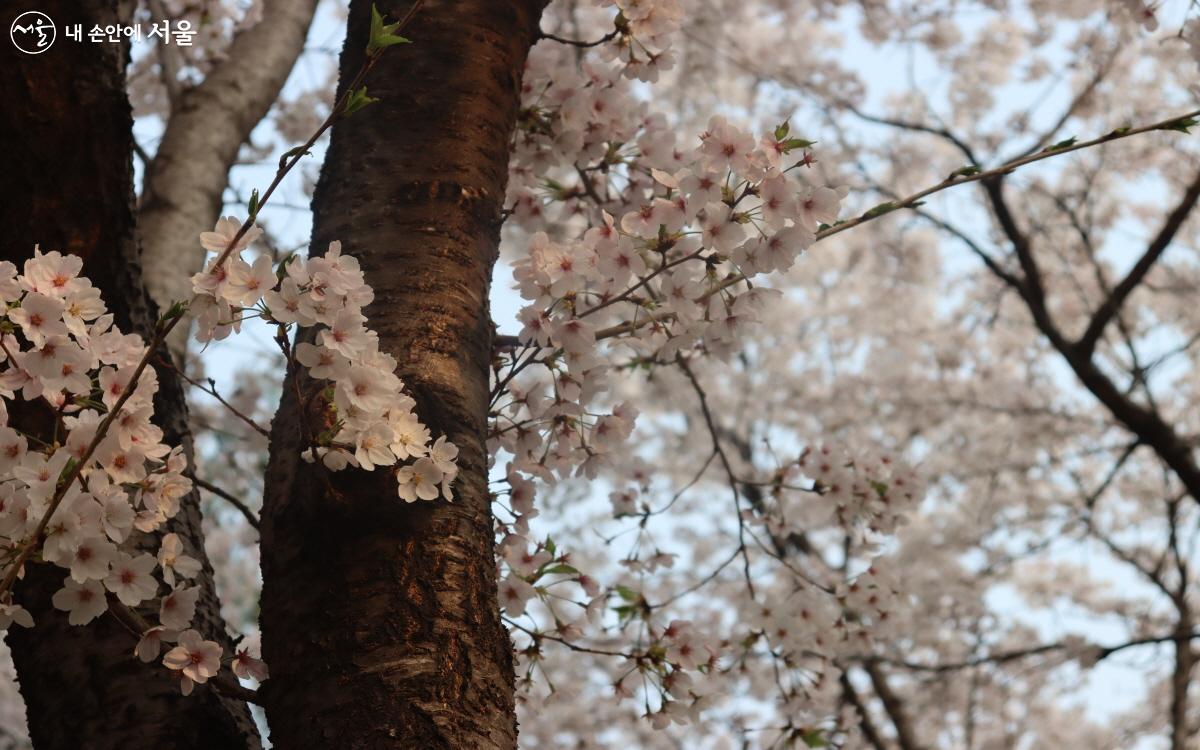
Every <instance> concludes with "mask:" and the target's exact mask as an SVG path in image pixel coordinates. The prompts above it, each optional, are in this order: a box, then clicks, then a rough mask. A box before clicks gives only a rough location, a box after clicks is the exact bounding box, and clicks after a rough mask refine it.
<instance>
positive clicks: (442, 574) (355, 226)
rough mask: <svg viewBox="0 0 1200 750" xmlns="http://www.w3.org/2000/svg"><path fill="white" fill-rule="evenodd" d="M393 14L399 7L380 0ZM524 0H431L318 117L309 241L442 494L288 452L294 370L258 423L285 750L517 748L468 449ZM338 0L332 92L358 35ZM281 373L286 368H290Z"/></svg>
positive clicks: (526, 18)
mask: <svg viewBox="0 0 1200 750" xmlns="http://www.w3.org/2000/svg"><path fill="white" fill-rule="evenodd" d="M379 5H380V10H381V11H383V12H385V13H387V14H388V15H390V16H391V17H393V18H399V17H401V16H403V15H404V13H405V12H406V11H407V10H408V2H406V1H405V0H390V1H389V2H380V3H379ZM543 5H544V3H543V2H540V1H539V0H460V1H458V2H453V1H451V0H431V1H430V2H426V3H425V4H424V6H423V8H422V10H421V11H420V13H419V14H418V16H417V17H416V20H415V21H414V22H413V23H412V24H411V25H410V26H409V28H408V31H407V32H406V36H409V37H410V38H412V39H413V40H414V44H411V45H405V46H402V47H395V48H392V49H390V50H389V51H388V52H387V54H385V55H384V56H383V59H382V61H381V62H380V63H379V65H378V67H377V68H376V69H375V70H374V72H373V73H372V74H371V75H370V76H369V77H368V79H367V86H368V89H369V91H370V94H371V95H372V96H375V97H379V98H380V100H381V101H380V103H378V104H375V105H372V106H371V107H370V108H369V109H367V110H365V111H363V112H362V113H359V114H356V115H355V116H353V117H352V118H350V119H348V120H344V121H341V122H339V123H338V124H337V125H335V126H334V128H333V134H332V140H331V143H330V147H329V151H328V155H327V157H326V161H325V166H324V169H323V170H322V173H321V178H320V182H319V184H318V187H317V192H316V195H315V198H314V201H313V208H314V213H315V218H314V220H315V226H314V231H313V247H314V248H318V252H323V251H324V248H325V247H326V245H327V243H328V242H329V241H330V240H333V239H340V240H341V241H342V242H343V246H344V248H345V251H346V252H348V253H350V254H353V255H355V256H357V257H358V258H359V259H360V261H361V263H362V266H363V269H364V272H365V274H366V278H367V280H368V282H369V283H370V284H372V285H373V286H374V288H375V301H374V303H373V304H372V305H371V306H370V307H369V308H368V309H367V310H366V314H367V316H368V318H369V320H370V324H371V325H372V326H373V327H374V328H375V329H376V330H377V331H378V332H379V336H380V346H381V348H382V349H383V350H385V351H387V352H388V353H390V354H392V355H393V356H395V357H396V358H397V360H399V362H400V366H399V374H400V375H401V376H402V377H403V378H404V380H405V382H406V383H407V386H408V389H409V392H410V393H412V395H413V396H414V397H415V398H416V400H417V402H418V407H417V412H418V414H419V415H420V416H421V418H422V419H423V421H425V422H426V424H428V425H429V426H430V428H431V429H432V431H433V433H434V435H438V434H446V435H448V436H449V437H450V439H451V440H453V441H454V442H455V443H456V444H457V445H458V446H459V448H460V450H461V453H460V459H459V466H460V474H459V478H458V480H457V482H456V484H455V491H456V494H457V499H456V500H455V502H454V503H446V502H443V501H438V502H433V503H417V504H415V505H405V504H404V503H403V502H402V501H400V500H399V499H398V498H397V496H396V486H395V480H394V477H393V476H392V475H391V473H389V472H386V471H376V472H374V473H366V472H361V471H353V470H347V471H343V472H338V473H336V474H329V473H328V472H325V471H324V470H322V469H321V468H319V467H317V466H313V465H310V464H305V463H303V462H302V461H300V459H299V453H300V450H301V447H302V442H301V436H302V434H303V433H304V428H302V427H300V426H298V425H303V424H307V425H309V426H313V425H315V424H317V423H319V419H320V415H315V414H312V413H304V411H303V409H302V408H301V405H300V404H301V403H302V402H301V401H300V398H299V396H298V394H297V391H298V390H300V391H304V392H305V393H307V392H308V391H309V390H310V389H311V388H312V387H313V384H312V383H311V382H309V381H306V380H304V379H303V378H301V379H300V380H299V387H298V388H293V387H292V386H291V385H290V384H289V385H288V386H287V387H285V389H284V397H283V400H282V403H281V405H280V408H279V411H278V413H277V415H276V418H275V420H274V422H273V425H274V427H273V430H272V435H271V460H270V465H269V467H268V470H267V478H266V496H265V501H264V508H263V518H262V521H263V535H262V560H263V577H264V586H263V601H262V618H261V619H262V626H263V647H264V654H265V657H266V659H267V661H268V663H269V664H270V665H271V671H272V679H271V680H270V681H269V682H267V683H266V684H265V685H264V693H263V699H264V702H265V705H266V708H267V718H268V723H269V724H270V726H271V739H272V741H273V742H274V744H275V746H276V747H278V748H282V749H283V750H291V749H292V748H309V747H334V746H336V747H339V748H379V747H403V748H422V749H423V750H425V749H427V748H429V749H433V748H471V749H472V750H474V749H476V748H482V749H486V748H502V749H505V750H507V749H510V748H513V747H515V745H516V730H517V728H516V720H515V715H514V708H513V666H512V648H511V645H510V642H509V640H508V636H507V633H506V632H505V630H504V628H503V626H502V624H501V622H500V615H499V605H498V601H497V593H496V567H495V559H494V553H493V529H492V516H491V511H490V503H489V498H488V491H487V458H486V452H485V446H484V435H485V430H486V413H487V401H488V387H489V386H488V364H489V360H490V348H491V323H490V317H489V313H488V288H489V284H490V281H491V273H492V267H493V265H494V263H495V261H496V258H497V253H498V251H497V245H498V237H499V227H500V210H501V207H502V202H503V199H504V186H505V180H506V175H507V162H508V151H509V143H510V137H511V134H512V130H513V127H514V124H515V121H516V116H517V111H518V92H519V85H520V76H521V72H522V69H523V65H524V61H525V57H526V54H527V52H528V49H529V47H530V45H531V43H532V42H533V41H534V39H535V37H536V32H537V22H538V17H539V15H540V12H541V9H542V6H543ZM370 6H371V3H370V0H353V2H351V6H350V19H349V31H348V36H347V42H346V46H345V48H344V50H343V52H342V61H341V84H340V85H341V86H342V87H344V86H345V85H346V83H347V80H348V78H349V77H350V76H352V75H353V73H354V72H355V71H356V70H357V69H358V67H359V65H360V64H361V62H362V59H363V55H364V48H365V46H366V43H367V25H368V24H367V22H368V14H369V9H370ZM293 375H295V374H294V373H293Z"/></svg>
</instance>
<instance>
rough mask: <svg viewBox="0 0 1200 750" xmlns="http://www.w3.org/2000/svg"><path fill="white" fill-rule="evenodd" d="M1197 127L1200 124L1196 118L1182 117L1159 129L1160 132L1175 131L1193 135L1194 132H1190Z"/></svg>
mask: <svg viewBox="0 0 1200 750" xmlns="http://www.w3.org/2000/svg"><path fill="white" fill-rule="evenodd" d="M1196 125H1200V122H1198V121H1197V120H1196V118H1194V117H1181V118H1180V119H1178V120H1175V121H1174V122H1169V123H1167V124H1166V125H1163V126H1162V127H1161V128H1159V130H1174V131H1175V132H1177V133H1191V132H1192V131H1191V130H1189V128H1194V127H1195V126H1196Z"/></svg>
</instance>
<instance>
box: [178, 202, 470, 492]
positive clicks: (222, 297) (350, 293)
mask: <svg viewBox="0 0 1200 750" xmlns="http://www.w3.org/2000/svg"><path fill="white" fill-rule="evenodd" d="M240 229H241V222H239V221H237V220H236V219H234V218H232V217H226V218H223V219H221V220H220V221H218V222H217V225H216V227H215V229H214V231H212V232H205V233H203V234H202V235H201V236H200V242H201V244H202V245H203V246H204V248H205V249H206V250H209V251H212V252H214V253H218V257H217V258H214V259H213V260H212V261H211V262H210V263H209V264H208V267H207V268H205V269H204V270H203V271H201V272H200V273H197V274H196V275H195V276H194V277H193V278H192V281H193V284H194V287H193V291H194V292H195V295H196V296H195V297H194V298H193V301H192V309H193V312H194V313H195V314H196V318H197V324H198V330H197V333H196V336H197V338H198V339H199V340H200V341H211V340H220V339H223V338H225V337H227V336H229V335H230V333H232V332H234V331H237V330H240V327H241V324H242V321H243V320H245V319H247V318H250V317H262V318H265V319H267V320H269V321H271V322H273V323H274V324H276V325H277V326H278V327H279V328H280V335H279V336H277V337H276V341H278V342H280V345H281V347H284V354H285V355H287V356H288V358H289V361H294V362H297V363H299V364H300V365H302V366H303V367H304V368H305V369H306V370H307V372H308V375H309V376H310V377H312V378H313V379H315V380H317V381H323V382H327V383H328V384H329V385H328V387H327V388H325V389H324V390H323V391H322V392H321V394H320V397H319V400H320V402H321V404H322V405H323V408H324V409H325V411H326V414H327V415H328V422H329V424H330V426H329V428H328V429H326V430H324V431H323V432H322V433H321V434H319V435H313V436H311V437H312V445H311V447H309V448H307V449H306V450H305V453H304V457H305V459H306V460H310V461H315V460H318V459H319V460H321V461H322V463H323V464H324V465H325V466H326V467H327V468H329V469H330V470H332V471H338V470H341V469H344V468H346V467H347V466H354V467H358V468H362V469H365V470H367V471H371V470H374V469H375V468H376V467H381V466H382V467H390V466H395V465H397V464H399V463H400V462H403V461H409V463H407V464H404V465H402V466H399V467H398V468H397V469H396V471H395V475H396V480H397V494H398V495H399V497H400V498H401V499H403V500H404V501H406V502H414V501H416V500H418V499H420V500H435V499H437V498H438V497H442V498H445V499H446V500H452V499H453V497H454V494H453V491H452V488H451V486H452V485H453V483H454V479H455V477H456V476H457V473H458V468H457V465H456V463H455V459H456V458H457V457H458V448H457V447H456V446H455V445H454V444H453V443H451V442H449V441H447V440H446V438H445V436H441V437H439V438H438V439H437V440H436V441H431V437H430V432H429V428H428V427H426V426H425V425H424V424H423V423H422V422H421V421H420V420H419V419H418V417H417V415H416V413H415V411H414V408H415V407H416V402H415V401H414V400H413V399H412V397H410V396H408V395H407V394H405V393H404V382H403V381H402V380H401V379H400V378H399V377H398V376H397V375H396V374H395V370H396V364H397V363H396V359H395V358H394V357H392V356H391V355H390V354H387V353H386V352H383V351H381V350H380V349H379V335H378V334H377V333H376V332H375V331H373V330H371V329H370V328H368V327H367V325H366V323H367V318H366V316H365V315H364V314H363V312H362V309H363V307H364V306H366V305H367V304H369V303H370V302H371V300H372V299H373V298H374V293H373V292H372V291H371V287H370V286H369V285H368V284H367V283H366V281H365V279H364V278H363V274H362V270H361V269H360V268H359V264H358V261H357V260H356V259H355V258H354V257H352V256H350V255H343V254H342V251H341V243H340V242H331V243H330V244H329V247H328V250H327V252H326V253H325V255H324V256H318V257H312V258H307V259H306V258H299V257H296V256H291V257H289V258H288V259H286V260H285V261H284V262H283V263H282V264H281V266H280V268H279V269H276V267H275V266H274V264H273V263H272V260H271V258H270V256H268V255H260V256H259V257H258V258H256V259H255V260H254V261H253V262H247V261H246V260H244V259H243V258H242V257H241V251H242V250H244V249H245V248H246V247H248V246H249V245H250V243H251V242H253V241H254V240H255V239H256V238H257V236H258V235H259V234H261V230H260V229H257V228H252V229H250V230H248V231H246V232H244V233H241V234H240V235H239V230H240ZM292 326H301V327H304V328H312V327H314V326H320V330H319V331H318V332H317V334H316V338H315V340H314V341H300V342H298V343H297V344H296V346H295V347H294V349H292V348H290V347H289V346H288V344H287V343H286V342H287V341H288V335H287V331H288V330H289V329H290V328H291V327H292Z"/></svg>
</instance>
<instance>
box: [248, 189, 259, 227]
mask: <svg viewBox="0 0 1200 750" xmlns="http://www.w3.org/2000/svg"><path fill="white" fill-rule="evenodd" d="M258 200H259V198H258V188H255V189H254V190H253V191H251V192H250V206H249V207H248V209H247V213H249V214H250V221H251V222H253V221H254V220H255V219H257V218H258Z"/></svg>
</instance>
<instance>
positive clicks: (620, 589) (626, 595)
mask: <svg viewBox="0 0 1200 750" xmlns="http://www.w3.org/2000/svg"><path fill="white" fill-rule="evenodd" d="M616 591H617V595H618V596H620V597H621V598H622V599H624V600H625V601H627V602H633V601H637V598H638V593H637V592H636V591H634V590H633V589H631V588H629V587H628V586H623V585H618V586H617V589H616Z"/></svg>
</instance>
